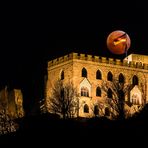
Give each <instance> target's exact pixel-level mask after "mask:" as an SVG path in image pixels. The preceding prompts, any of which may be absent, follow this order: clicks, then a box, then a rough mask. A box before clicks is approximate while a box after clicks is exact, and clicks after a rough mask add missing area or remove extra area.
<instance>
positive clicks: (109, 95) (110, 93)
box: [107, 88, 113, 98]
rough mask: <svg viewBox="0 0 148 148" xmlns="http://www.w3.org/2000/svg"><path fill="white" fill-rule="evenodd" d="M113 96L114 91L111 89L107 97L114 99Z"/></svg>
mask: <svg viewBox="0 0 148 148" xmlns="http://www.w3.org/2000/svg"><path fill="white" fill-rule="evenodd" d="M112 95H113V92H112V90H111V89H110V88H109V89H108V91H107V97H108V98H112V97H113V96H112Z"/></svg>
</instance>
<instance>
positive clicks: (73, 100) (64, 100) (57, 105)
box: [49, 80, 79, 119]
mask: <svg viewBox="0 0 148 148" xmlns="http://www.w3.org/2000/svg"><path fill="white" fill-rule="evenodd" d="M78 102H79V100H78V93H77V90H76V88H74V87H73V84H72V83H67V84H64V83H63V82H62V81H60V80H59V81H57V82H56V83H55V85H54V87H53V88H52V95H51V97H50V98H49V104H50V111H51V112H52V113H55V114H59V115H61V116H62V117H63V119H65V118H71V117H73V116H75V115H77V114H78V105H79V103H78Z"/></svg>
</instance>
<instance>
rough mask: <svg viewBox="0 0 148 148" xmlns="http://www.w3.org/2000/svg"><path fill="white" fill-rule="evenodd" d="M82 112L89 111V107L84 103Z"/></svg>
mask: <svg viewBox="0 0 148 148" xmlns="http://www.w3.org/2000/svg"><path fill="white" fill-rule="evenodd" d="M84 113H89V107H88V105H87V104H85V105H84Z"/></svg>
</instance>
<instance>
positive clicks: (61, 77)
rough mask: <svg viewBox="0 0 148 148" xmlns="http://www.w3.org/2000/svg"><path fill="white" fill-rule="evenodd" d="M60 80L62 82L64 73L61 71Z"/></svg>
mask: <svg viewBox="0 0 148 148" xmlns="http://www.w3.org/2000/svg"><path fill="white" fill-rule="evenodd" d="M60 79H61V80H63V79H64V71H63V70H62V71H61V76H60Z"/></svg>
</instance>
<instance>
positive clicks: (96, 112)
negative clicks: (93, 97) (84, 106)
mask: <svg viewBox="0 0 148 148" xmlns="http://www.w3.org/2000/svg"><path fill="white" fill-rule="evenodd" d="M94 115H95V116H97V115H99V107H98V105H95V106H94Z"/></svg>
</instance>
